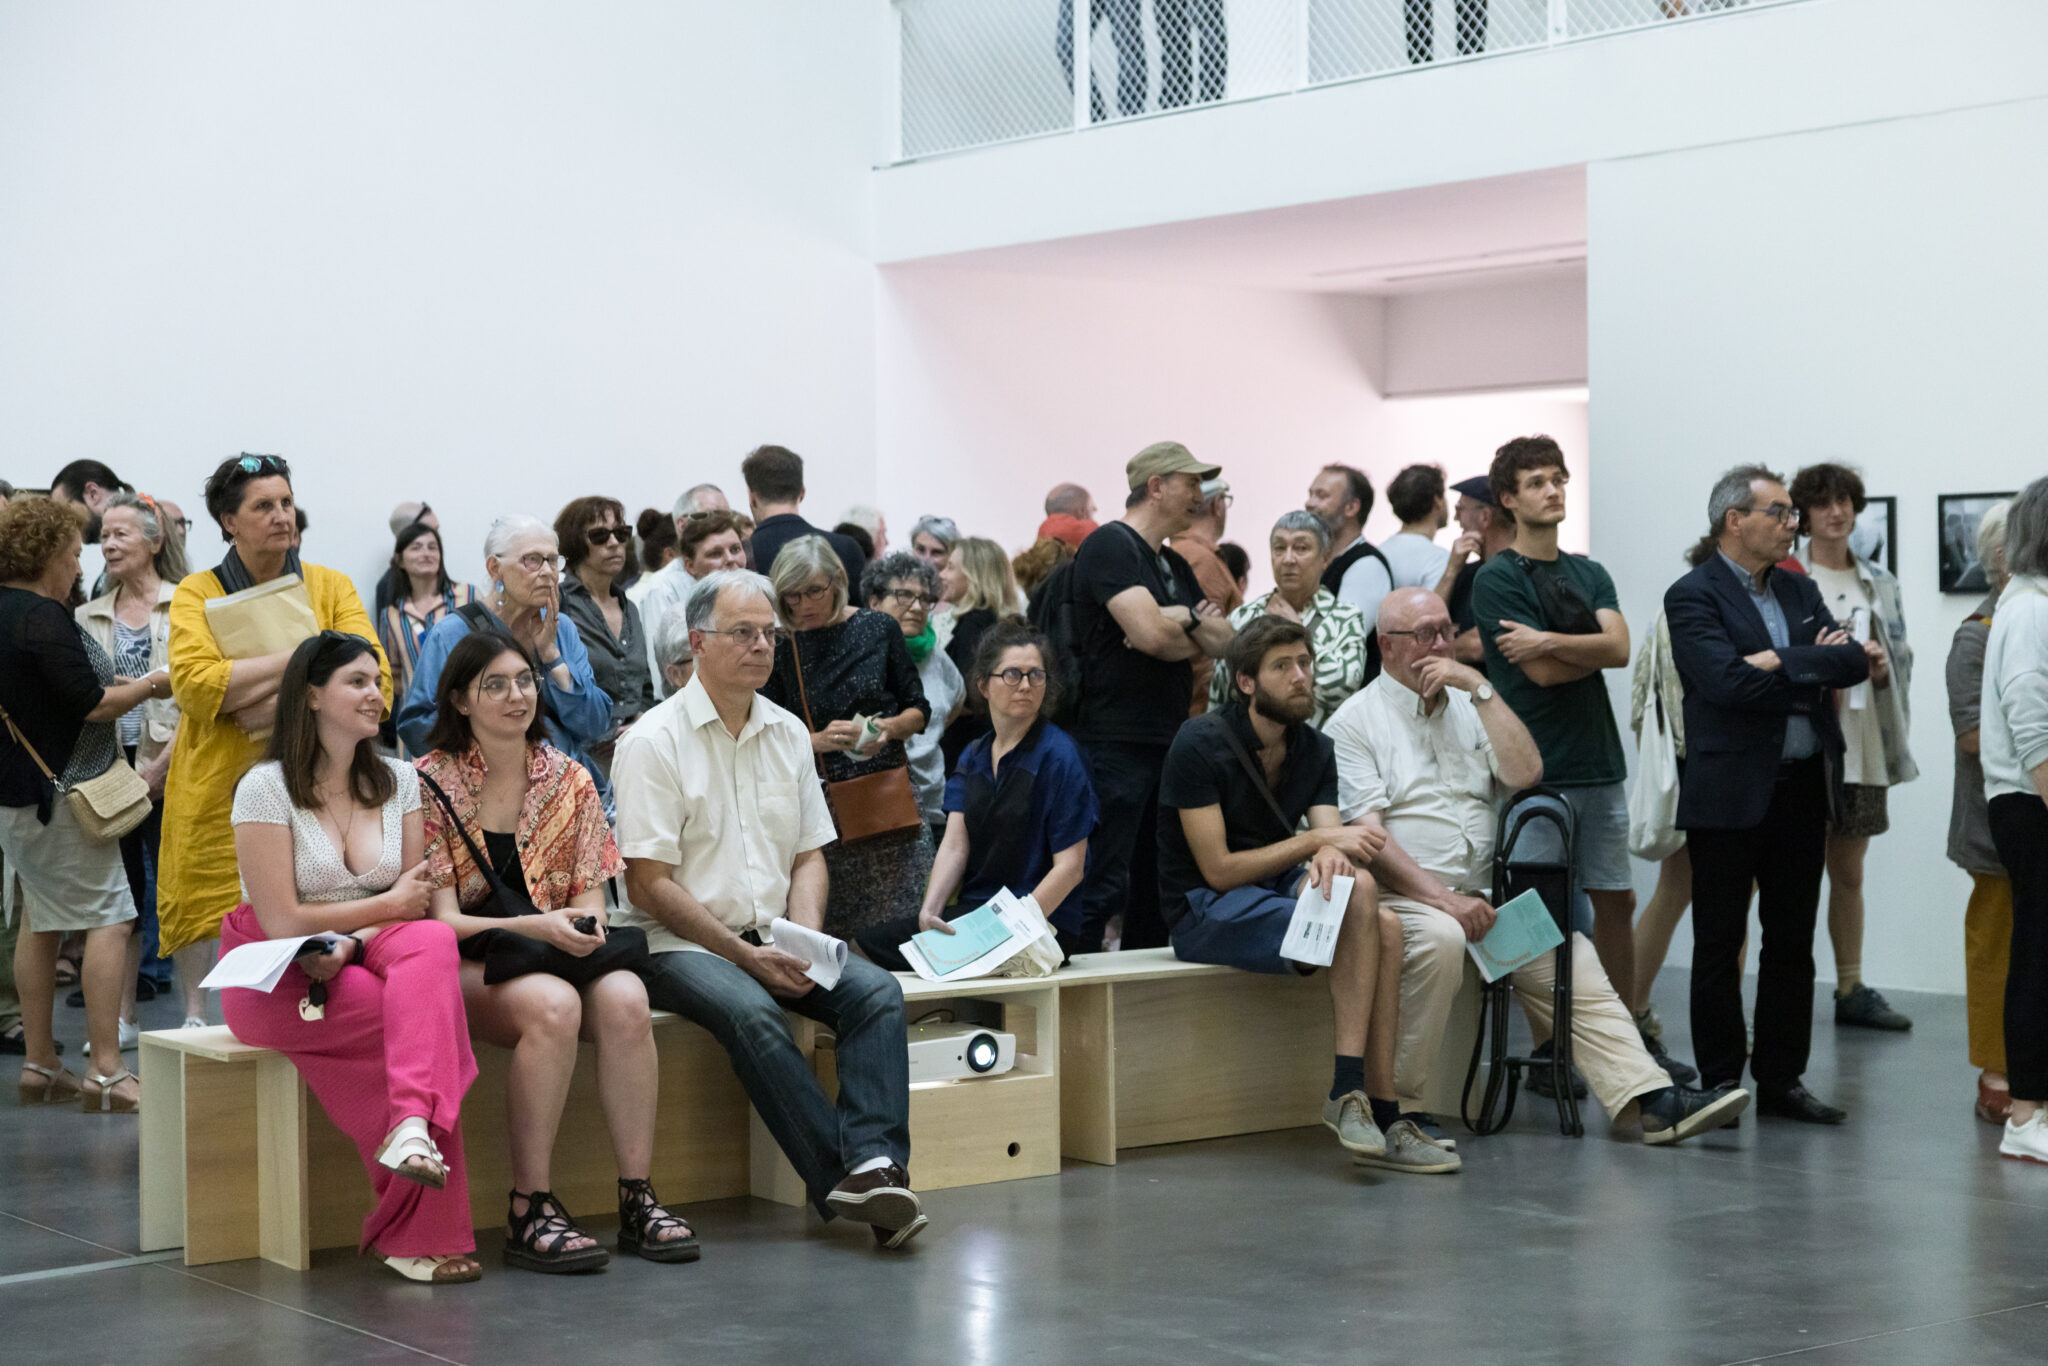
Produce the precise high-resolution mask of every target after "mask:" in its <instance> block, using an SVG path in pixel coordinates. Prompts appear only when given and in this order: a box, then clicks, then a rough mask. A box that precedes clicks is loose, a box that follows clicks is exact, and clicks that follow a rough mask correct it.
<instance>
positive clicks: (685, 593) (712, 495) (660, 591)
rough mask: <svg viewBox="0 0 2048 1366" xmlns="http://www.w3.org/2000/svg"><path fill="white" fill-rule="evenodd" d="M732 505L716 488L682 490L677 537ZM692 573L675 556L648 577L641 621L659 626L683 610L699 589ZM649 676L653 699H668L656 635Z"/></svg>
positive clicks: (649, 655)
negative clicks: (707, 515)
mask: <svg viewBox="0 0 2048 1366" xmlns="http://www.w3.org/2000/svg"><path fill="white" fill-rule="evenodd" d="M730 511H732V505H731V504H730V503H727V502H726V501H725V493H724V491H723V490H722V489H720V488H719V487H718V485H716V484H698V485H696V486H695V487H692V488H688V489H685V490H683V496H682V497H680V498H678V499H676V505H675V511H674V515H675V519H676V535H677V537H678V538H680V537H681V536H682V534H683V529H684V528H685V527H687V526H688V525H689V524H690V519H691V518H692V517H698V516H701V515H703V514H704V513H707V512H730ZM696 582H697V581H696V580H695V579H693V578H691V577H690V571H689V570H687V569H685V568H683V557H682V556H681V555H678V556H676V557H675V558H674V559H673V560H670V561H669V562H668V563H667V564H665V565H663V566H662V567H661V568H660V569H658V570H656V571H655V572H654V573H652V574H650V575H648V576H647V586H646V588H644V589H642V590H641V593H640V620H642V621H644V622H649V623H653V622H658V621H660V620H661V619H662V618H663V617H666V616H667V615H668V614H669V613H670V612H672V611H677V610H680V609H681V607H682V606H683V604H684V603H686V602H688V601H689V598H690V589H691V588H693V587H694V586H695V585H696ZM647 673H648V676H649V677H650V678H652V679H653V680H654V695H655V696H656V697H666V696H668V695H669V692H670V688H669V686H668V684H667V683H666V682H664V681H663V679H662V672H661V661H660V660H658V659H656V658H655V651H654V632H653V631H651V630H650V631H649V632H648V633H647Z"/></svg>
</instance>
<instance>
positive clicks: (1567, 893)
mask: <svg viewBox="0 0 2048 1366" xmlns="http://www.w3.org/2000/svg"><path fill="white" fill-rule="evenodd" d="M1537 797H1547V798H1550V799H1552V801H1553V802H1554V803H1555V804H1554V805H1546V806H1531V805H1529V804H1528V803H1529V802H1530V800H1531V799H1532V798H1537ZM1536 821H1548V822H1549V823H1550V824H1552V825H1553V826H1555V827H1556V828H1557V833H1558V842H1559V844H1560V846H1561V847H1562V849H1563V851H1564V852H1563V856H1562V861H1561V862H1560V861H1549V860H1515V859H1512V858H1510V857H1509V853H1508V851H1509V850H1511V849H1513V848H1514V847H1515V842H1516V840H1518V839H1519V838H1520V837H1521V835H1522V832H1523V831H1524V830H1526V829H1527V828H1528V827H1529V826H1530V825H1531V824H1532V823H1534V822H1536ZM1577 837H1578V830H1577V823H1576V820H1575V819H1574V816H1573V812H1572V808H1571V806H1570V804H1569V803H1567V802H1566V801H1565V799H1564V796H1563V794H1562V793H1560V792H1559V791H1558V790H1557V789H1555V788H1549V787H1532V788H1528V789H1527V790H1525V791H1522V792H1518V793H1516V794H1515V795H1514V796H1513V797H1511V798H1509V799H1508V801H1507V802H1506V803H1504V804H1503V805H1502V807H1501V812H1500V820H1499V823H1498V826H1497V827H1496V831H1495V844H1494V854H1493V904H1494V905H1495V906H1504V905H1506V904H1507V903H1508V902H1509V901H1510V900H1512V899H1513V898H1514V897H1517V896H1519V895H1521V894H1522V893H1523V892H1525V891H1528V890H1530V889H1531V888H1534V889H1535V890H1536V892H1537V894H1538V895H1540V896H1541V897H1542V898H1543V904H1544V905H1545V907H1547V908H1548V909H1549V911H1550V916H1551V919H1553V920H1554V921H1556V922H1557V926H1558V928H1559V929H1560V930H1561V931H1563V933H1564V942H1563V943H1562V944H1560V945H1558V946H1557V949H1556V951H1555V962H1556V965H1557V976H1556V981H1555V983H1554V984H1553V985H1552V987H1551V997H1550V1001H1551V1035H1550V1041H1551V1042H1550V1057H1548V1058H1537V1057H1510V1056H1509V1055H1508V997H1509V995H1510V993H1511V991H1512V988H1513V983H1511V982H1510V981H1509V980H1508V979H1507V978H1505V977H1503V978H1501V980H1499V981H1497V982H1488V983H1486V984H1485V987H1484V989H1483V991H1482V994H1481V999H1480V1006H1479V1012H1480V1013H1479V1037H1478V1038H1476V1039H1474V1040H1473V1042H1472V1063H1471V1066H1470V1067H1468V1068H1467V1069H1466V1071H1465V1089H1464V1091H1463V1093H1462V1094H1461V1096H1460V1098H1459V1113H1460V1117H1461V1118H1462V1119H1463V1120H1464V1121H1465V1127H1466V1128H1468V1129H1470V1130H1471V1131H1472V1132H1473V1133H1475V1134H1480V1135H1485V1134H1494V1133H1498V1132H1500V1131H1501V1130H1502V1129H1504V1128H1506V1127H1507V1124H1508V1121H1509V1120H1510V1119H1512V1118H1514V1113H1515V1093H1516V1091H1517V1090H1518V1088H1519V1087H1520V1084H1521V1078H1522V1071H1523V1069H1524V1068H1526V1069H1528V1070H1529V1071H1530V1073H1531V1074H1532V1075H1533V1074H1534V1073H1535V1071H1536V1070H1537V1069H1538V1068H1546V1069H1548V1070H1549V1072H1550V1080H1551V1085H1552V1088H1553V1090H1554V1092H1555V1094H1556V1096H1557V1126H1558V1129H1559V1130H1560V1131H1561V1132H1562V1133H1564V1134H1565V1135H1567V1136H1568V1137H1571V1138H1579V1137H1581V1136H1583V1135H1584V1134H1585V1132H1586V1126H1585V1125H1584V1124H1583V1123H1582V1122H1581V1121H1580V1119H1579V1102H1578V1098H1577V1097H1576V1096H1575V1095H1574V1094H1573V1093H1572V1029H1571V1023H1572V1014H1571V1011H1572V903H1573V901H1574V900H1575V899H1576V896H1577V892H1578V880H1577V874H1576V873H1575V872H1574V866H1573V855H1574V853H1575V852H1576V850H1577ZM1489 1040H1490V1041H1491V1048H1490V1049H1489V1048H1488V1044H1489ZM1482 1053H1487V1054H1488V1058H1487V1069H1486V1089H1485V1091H1484V1092H1483V1093H1482V1095H1481V1098H1480V1103H1479V1113H1478V1115H1477V1116H1476V1117H1475V1116H1474V1115H1473V1114H1472V1086H1473V1082H1474V1081H1475V1080H1476V1079H1477V1077H1478V1074H1479V1059H1480V1055H1481V1054H1482ZM1503 1092H1505V1093H1506V1094H1505V1100H1506V1103H1505V1105H1502V1106H1501V1109H1500V1113H1499V1115H1498V1117H1496V1116H1495V1114H1494V1108H1495V1106H1496V1105H1500V1104H1501V1101H1502V1093H1503Z"/></svg>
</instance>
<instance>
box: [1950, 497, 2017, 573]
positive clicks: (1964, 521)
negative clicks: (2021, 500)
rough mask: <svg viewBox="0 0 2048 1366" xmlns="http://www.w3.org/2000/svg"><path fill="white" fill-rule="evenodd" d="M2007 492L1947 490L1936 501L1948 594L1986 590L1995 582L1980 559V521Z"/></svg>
mask: <svg viewBox="0 0 2048 1366" xmlns="http://www.w3.org/2000/svg"><path fill="white" fill-rule="evenodd" d="M2012 496H2013V495H2012V494H2011V493H2010V492H2007V493H1943V494H1938V495H1936V497H1935V500H1934V506H1935V523H1934V535H1935V541H1934V544H1935V546H1936V548H1937V551H1938V559H1939V560H1940V563H1941V591H1942V592H1944V593H1986V592H1989V591H1990V590H1991V582H1990V580H1989V579H1987V578H1985V577H1984V566H1983V565H1981V564H1979V563H1978V562H1977V524H1978V523H1979V522H1981V521H1983V520H1984V513H1985V512H1986V510H1988V509H1989V508H1990V506H1991V505H1992V504H1993V503H1996V502H1998V501H1999V500H2000V499H2003V498H2010V497H2012Z"/></svg>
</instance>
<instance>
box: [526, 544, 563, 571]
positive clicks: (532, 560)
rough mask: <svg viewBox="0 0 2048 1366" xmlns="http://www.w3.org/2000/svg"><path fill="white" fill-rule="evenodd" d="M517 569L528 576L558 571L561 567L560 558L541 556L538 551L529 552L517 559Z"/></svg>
mask: <svg viewBox="0 0 2048 1366" xmlns="http://www.w3.org/2000/svg"><path fill="white" fill-rule="evenodd" d="M519 567H520V568H521V569H524V570H525V571H526V572H527V573H529V574H538V573H541V572H542V571H544V570H549V569H560V568H561V567H562V557H561V556H560V555H543V554H541V553H540V552H539V551H538V550H529V551H527V552H526V553H525V554H524V555H521V556H520V557H519Z"/></svg>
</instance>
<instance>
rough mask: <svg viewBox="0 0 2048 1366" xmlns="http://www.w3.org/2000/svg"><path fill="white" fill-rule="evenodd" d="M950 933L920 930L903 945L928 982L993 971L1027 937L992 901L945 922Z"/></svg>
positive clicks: (914, 967)
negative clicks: (951, 930)
mask: <svg viewBox="0 0 2048 1366" xmlns="http://www.w3.org/2000/svg"><path fill="white" fill-rule="evenodd" d="M948 923H950V924H951V925H952V927H953V932H952V933H951V934H947V933H945V932H944V931H942V930H920V931H919V932H918V933H916V934H914V935H912V936H911V937H910V942H909V943H907V944H905V945H904V946H903V959H904V961H905V962H907V963H909V964H910V966H911V970H912V971H914V972H915V973H917V975H918V976H920V977H922V978H924V979H925V980H926V981H930V982H944V981H949V980H953V979H956V978H962V977H975V976H979V975H981V974H983V973H987V972H992V971H994V970H995V969H996V968H999V967H1001V966H1002V965H1003V964H1004V963H1005V962H1007V961H1008V960H1009V959H1010V958H1011V957H1012V956H1013V955H1014V954H1016V953H1017V951H1018V950H1020V949H1022V948H1023V947H1024V945H1025V944H1028V943H1030V942H1031V938H1030V936H1029V935H1021V936H1020V935H1019V934H1018V932H1017V927H1016V926H1014V925H1012V924H1011V923H1009V922H1008V921H1007V920H1005V919H1004V918H1003V916H1002V914H1001V912H1000V911H999V910H998V909H997V907H996V904H995V903H994V902H990V903H989V904H988V905H986V906H983V907H981V908H980V909H979V910H974V911H969V912H968V913H967V914H966V915H963V916H961V917H960V918H959V919H958V920H954V921H950V922H948Z"/></svg>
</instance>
